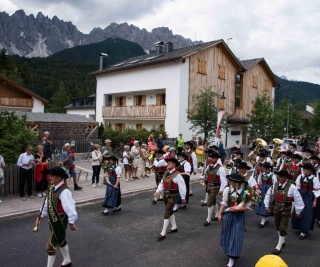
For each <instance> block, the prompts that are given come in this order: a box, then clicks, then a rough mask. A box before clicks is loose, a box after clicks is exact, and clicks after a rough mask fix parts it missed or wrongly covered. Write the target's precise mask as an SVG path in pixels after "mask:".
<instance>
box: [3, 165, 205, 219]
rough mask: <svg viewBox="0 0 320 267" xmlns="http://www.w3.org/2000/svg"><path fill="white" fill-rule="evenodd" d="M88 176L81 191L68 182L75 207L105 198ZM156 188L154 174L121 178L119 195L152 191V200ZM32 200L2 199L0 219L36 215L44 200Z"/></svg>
mask: <svg viewBox="0 0 320 267" xmlns="http://www.w3.org/2000/svg"><path fill="white" fill-rule="evenodd" d="M75 163H76V172H79V171H80V169H82V170H83V168H82V167H79V166H77V164H78V162H75ZM86 171H88V176H87V179H86V175H85V174H82V175H81V176H80V180H79V185H80V186H82V187H83V189H82V190H81V191H74V190H73V184H72V181H70V182H69V184H68V185H69V186H70V189H71V192H72V195H73V197H74V200H75V201H76V204H77V205H81V204H86V203H91V202H96V201H98V202H99V201H100V202H101V203H100V204H101V205H102V200H103V198H104V196H105V190H106V186H105V185H102V187H97V188H94V187H92V185H91V175H92V171H91V170H89V168H87V169H86ZM198 176H199V175H192V177H191V179H192V180H195V179H196V178H197V177H198ZM100 181H102V175H100ZM155 188H156V182H155V178H154V173H151V174H150V175H149V178H143V179H139V180H135V181H130V182H125V180H124V178H121V193H122V195H127V194H134V193H137V192H141V191H145V190H152V191H151V192H150V199H152V194H153V190H155ZM33 196H34V197H35V198H34V199H30V198H28V197H27V200H26V201H22V200H21V199H20V197H19V195H18V194H16V195H9V196H4V197H2V200H3V203H2V204H0V219H1V218H6V217H12V216H20V215H25V214H30V213H38V212H39V211H40V208H41V206H42V203H43V200H44V198H43V197H42V198H39V197H38V196H37V195H36V193H34V194H33Z"/></svg>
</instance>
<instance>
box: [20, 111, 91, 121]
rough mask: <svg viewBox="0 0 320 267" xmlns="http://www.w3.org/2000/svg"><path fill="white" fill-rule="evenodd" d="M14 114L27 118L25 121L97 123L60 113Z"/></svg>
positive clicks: (81, 117) (79, 116)
mask: <svg viewBox="0 0 320 267" xmlns="http://www.w3.org/2000/svg"><path fill="white" fill-rule="evenodd" d="M15 114H16V115H17V116H18V117H19V118H22V116H24V115H26V116H27V121H37V122H38V121H43V122H76V123H79V122H87V123H97V122H96V121H94V120H93V119H91V118H87V117H85V116H82V115H75V114H60V113H40V112H21V111H16V112H15Z"/></svg>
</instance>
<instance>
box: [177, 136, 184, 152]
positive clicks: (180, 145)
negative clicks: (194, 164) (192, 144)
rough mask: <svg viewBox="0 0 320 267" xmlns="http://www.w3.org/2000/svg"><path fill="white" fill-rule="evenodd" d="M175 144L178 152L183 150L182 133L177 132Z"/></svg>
mask: <svg viewBox="0 0 320 267" xmlns="http://www.w3.org/2000/svg"><path fill="white" fill-rule="evenodd" d="M176 145H177V150H178V151H177V153H180V152H182V151H183V145H184V140H183V138H182V134H179V137H178V138H177V142H176Z"/></svg>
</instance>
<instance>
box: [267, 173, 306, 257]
mask: <svg viewBox="0 0 320 267" xmlns="http://www.w3.org/2000/svg"><path fill="white" fill-rule="evenodd" d="M274 173H275V174H276V176H277V178H278V181H277V182H276V183H275V184H274V185H273V186H271V187H270V188H269V190H268V191H267V193H266V195H265V198H264V205H265V207H266V211H267V212H271V208H270V203H271V197H272V196H274V205H273V214H274V222H275V225H276V229H277V231H278V236H279V240H278V244H277V246H276V248H275V249H274V250H273V251H272V253H273V254H275V255H277V254H279V253H280V251H281V249H282V248H283V247H284V245H285V242H286V237H287V229H288V224H289V219H290V214H291V208H292V203H294V207H295V211H296V215H295V216H296V217H297V218H298V219H299V218H300V214H301V211H302V210H303V208H304V203H303V200H302V197H301V195H300V193H299V191H298V190H297V188H296V187H295V186H294V185H293V184H292V183H291V181H290V178H291V176H290V174H289V172H288V171H285V170H280V171H275V172H274ZM293 201H294V202H293Z"/></svg>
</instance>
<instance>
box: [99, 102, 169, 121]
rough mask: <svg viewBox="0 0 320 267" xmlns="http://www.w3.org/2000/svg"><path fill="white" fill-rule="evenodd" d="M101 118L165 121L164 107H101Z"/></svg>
mask: <svg viewBox="0 0 320 267" xmlns="http://www.w3.org/2000/svg"><path fill="white" fill-rule="evenodd" d="M102 117H103V118H104V119H106V118H140V119H148V118H152V119H165V117H166V106H165V105H163V106H153V105H152V106H125V107H117V106H112V107H102Z"/></svg>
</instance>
